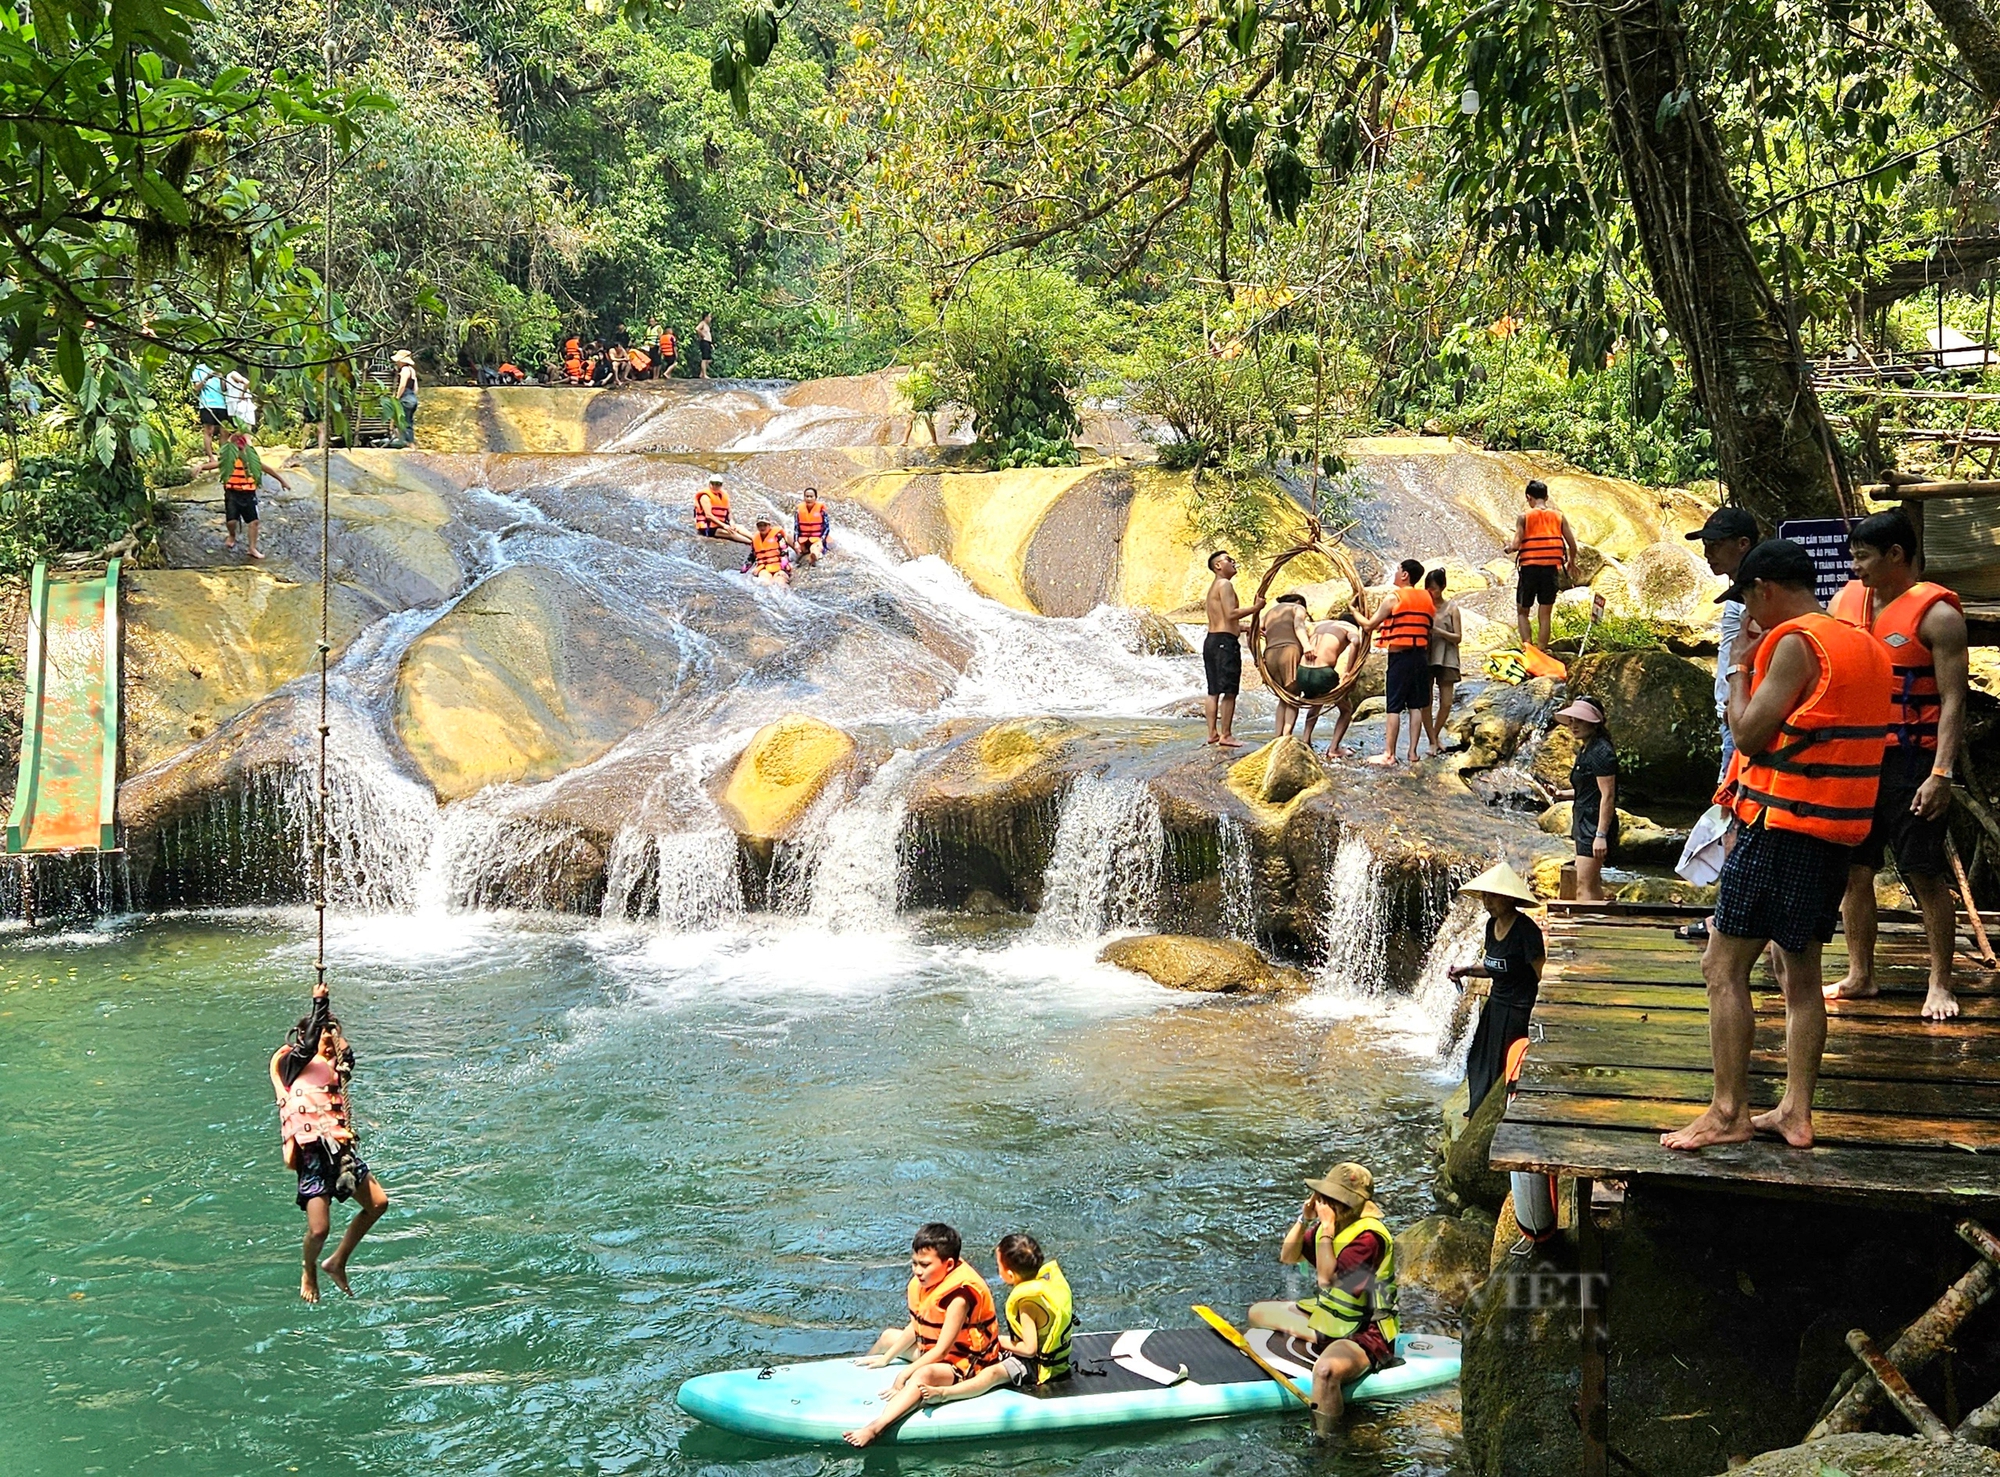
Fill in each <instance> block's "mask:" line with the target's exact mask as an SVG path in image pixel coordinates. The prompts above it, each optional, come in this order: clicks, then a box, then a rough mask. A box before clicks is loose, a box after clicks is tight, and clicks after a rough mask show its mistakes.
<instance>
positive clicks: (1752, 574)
mask: <svg viewBox="0 0 2000 1477" xmlns="http://www.w3.org/2000/svg"><path fill="white" fill-rule="evenodd" d="M1818 578H1819V566H1818V565H1816V564H1814V563H1813V556H1812V555H1810V554H1808V553H1807V552H1806V551H1805V546H1804V545H1803V544H1795V543H1793V542H1792V541H1791V540H1790V539H1788V538H1772V539H1765V540H1764V542H1763V543H1761V544H1759V545H1757V547H1756V548H1754V549H1752V550H1751V551H1750V552H1749V553H1747V554H1745V555H1744V556H1743V562H1742V563H1741V564H1739V565H1737V566H1736V581H1735V583H1734V584H1732V585H1730V587H1729V588H1728V589H1726V590H1724V591H1723V592H1722V593H1721V594H1720V595H1717V596H1716V597H1715V601H1716V604H1718V605H1720V604H1721V603H1722V602H1723V601H1725V600H1741V599H1742V598H1743V592H1744V591H1745V590H1747V589H1749V588H1750V586H1751V585H1753V584H1755V583H1756V582H1757V581H1758V580H1776V581H1778V583H1780V584H1785V585H1804V586H1805V587H1806V588H1807V589H1811V588H1813V586H1814V585H1815V583H1816V582H1817V581H1818Z"/></svg>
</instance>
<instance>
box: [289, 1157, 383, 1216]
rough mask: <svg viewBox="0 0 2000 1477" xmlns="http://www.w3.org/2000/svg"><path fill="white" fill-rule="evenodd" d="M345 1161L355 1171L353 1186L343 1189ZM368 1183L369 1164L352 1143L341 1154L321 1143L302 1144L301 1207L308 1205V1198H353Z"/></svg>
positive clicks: (300, 1165)
mask: <svg viewBox="0 0 2000 1477" xmlns="http://www.w3.org/2000/svg"><path fill="white" fill-rule="evenodd" d="M342 1161H345V1163H346V1167H347V1168H349V1169H351V1170H353V1171H354V1189H353V1190H343V1189H341V1188H340V1186H339V1184H338V1183H337V1181H338V1180H339V1179H340V1170H341V1165H342ZM367 1183H368V1164H367V1161H366V1160H364V1159H362V1158H361V1156H360V1155H358V1154H356V1153H355V1152H354V1149H353V1147H352V1146H349V1147H347V1148H344V1149H342V1150H341V1151H340V1153H339V1154H337V1155H334V1154H329V1153H327V1152H326V1150H325V1148H324V1147H323V1146H321V1145H319V1144H300V1145H299V1196H298V1199H299V1209H300V1210H304V1209H305V1208H306V1202H307V1201H308V1200H319V1199H323V1198H325V1197H327V1196H332V1197H333V1198H334V1199H335V1200H351V1199H352V1198H353V1197H354V1195H355V1193H356V1192H358V1191H359V1190H360V1189H361V1187H362V1186H363V1185H365V1184H367Z"/></svg>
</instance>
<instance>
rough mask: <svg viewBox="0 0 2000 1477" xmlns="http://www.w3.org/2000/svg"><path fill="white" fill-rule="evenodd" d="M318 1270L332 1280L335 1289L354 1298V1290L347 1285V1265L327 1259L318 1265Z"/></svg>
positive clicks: (330, 1258)
mask: <svg viewBox="0 0 2000 1477" xmlns="http://www.w3.org/2000/svg"><path fill="white" fill-rule="evenodd" d="M319 1269H320V1270H321V1271H322V1272H324V1273H326V1275H327V1276H329V1277H331V1278H332V1279H333V1285H334V1286H335V1287H337V1288H339V1289H340V1290H341V1291H342V1292H344V1293H346V1294H347V1295H348V1296H349V1297H353V1296H354V1289H353V1288H351V1287H349V1286H348V1285H347V1263H345V1262H336V1261H335V1260H334V1259H333V1258H332V1257H328V1258H327V1259H326V1260H325V1261H323V1262H321V1263H320V1264H319Z"/></svg>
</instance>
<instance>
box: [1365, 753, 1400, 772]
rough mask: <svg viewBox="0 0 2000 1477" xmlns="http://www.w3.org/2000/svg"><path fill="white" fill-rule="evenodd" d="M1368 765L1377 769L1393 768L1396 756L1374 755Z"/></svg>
mask: <svg viewBox="0 0 2000 1477" xmlns="http://www.w3.org/2000/svg"><path fill="white" fill-rule="evenodd" d="M1368 763H1370V764H1372V765H1374V766H1375V767H1376V768H1377V769H1388V768H1392V767H1394V765H1395V763H1396V756H1395V755H1394V754H1376V755H1374V756H1372V757H1371V758H1370V759H1369V760H1368Z"/></svg>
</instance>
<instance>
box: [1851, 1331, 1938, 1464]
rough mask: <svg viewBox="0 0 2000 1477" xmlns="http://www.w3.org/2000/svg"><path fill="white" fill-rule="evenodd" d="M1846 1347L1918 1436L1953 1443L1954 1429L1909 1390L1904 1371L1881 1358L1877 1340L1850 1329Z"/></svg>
mask: <svg viewBox="0 0 2000 1477" xmlns="http://www.w3.org/2000/svg"><path fill="white" fill-rule="evenodd" d="M1847 1347H1848V1348H1850V1349H1852V1350H1853V1351H1854V1357H1855V1358H1857V1359H1859V1360H1860V1361H1861V1362H1862V1363H1863V1364H1864V1365H1866V1366H1867V1367H1868V1372H1869V1373H1870V1374H1871V1375H1873V1376H1874V1377H1875V1383H1876V1384H1877V1385H1878V1386H1879V1387H1880V1388H1881V1389H1882V1390H1883V1391H1884V1393H1886V1394H1887V1395H1888V1397H1889V1403H1890V1404H1891V1405H1894V1406H1895V1407H1896V1409H1897V1410H1898V1411H1899V1412H1900V1413H1901V1414H1902V1417H1903V1419H1904V1420H1906V1421H1908V1422H1909V1423H1910V1425H1911V1426H1912V1427H1914V1428H1915V1430H1916V1433H1917V1434H1918V1435H1919V1436H1921V1437H1923V1438H1924V1440H1926V1441H1950V1440H1951V1427H1949V1426H1947V1425H1946V1424H1945V1423H1944V1422H1943V1421H1941V1420H1939V1419H1938V1418H1937V1412H1935V1411H1933V1410H1932V1409H1931V1408H1930V1407H1929V1406H1928V1405H1926V1404H1924V1402H1923V1399H1922V1397H1921V1396H1919V1395H1918V1394H1917V1392H1916V1391H1915V1390H1912V1389H1911V1388H1910V1382H1909V1381H1908V1380H1906V1379H1904V1378H1903V1372H1902V1371H1901V1370H1900V1369H1898V1368H1896V1366H1895V1365H1894V1364H1892V1363H1890V1362H1889V1361H1888V1360H1887V1359H1884V1358H1883V1357H1882V1351H1881V1350H1880V1349H1878V1348H1876V1347H1875V1343H1874V1340H1872V1339H1870V1338H1869V1337H1868V1335H1867V1334H1865V1333H1863V1332H1862V1331H1861V1330H1860V1329H1858V1328H1853V1329H1849V1330H1848V1333H1847Z"/></svg>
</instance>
